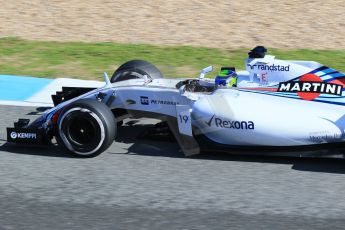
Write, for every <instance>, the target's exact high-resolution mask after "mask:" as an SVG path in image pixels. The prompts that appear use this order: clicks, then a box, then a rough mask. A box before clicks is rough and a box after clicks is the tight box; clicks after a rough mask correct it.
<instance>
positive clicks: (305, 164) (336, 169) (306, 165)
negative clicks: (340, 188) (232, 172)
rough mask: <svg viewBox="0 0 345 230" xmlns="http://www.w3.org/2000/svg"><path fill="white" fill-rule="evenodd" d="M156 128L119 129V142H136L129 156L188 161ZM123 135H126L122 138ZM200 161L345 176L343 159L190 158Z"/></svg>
mask: <svg viewBox="0 0 345 230" xmlns="http://www.w3.org/2000/svg"><path fill="white" fill-rule="evenodd" d="M153 128H154V126H153V125H135V126H122V127H119V130H118V131H119V134H120V135H118V137H117V138H116V141H118V142H123V143H132V145H131V146H130V147H129V148H128V153H131V154H136V155H144V156H159V157H173V158H184V157H185V156H184V154H183V153H182V151H181V150H180V148H179V146H178V144H177V143H176V141H175V140H174V138H171V133H169V131H167V133H165V134H164V133H162V134H161V135H160V136H157V135H151V136H150V135H149V136H147V135H145V134H147V133H149V134H150V132H151V130H150V129H153ZM121 134H123V135H121ZM189 158H192V159H198V160H219V161H242V162H259V163H271V164H272V163H273V164H284V165H285V164H288V165H291V168H292V169H294V170H299V171H311V172H324V173H337V174H345V159H339V158H316V157H305V158H300V157H285V156H260V155H250V154H247V155H238V154H236V155H234V154H231V153H221V152H211V151H208V152H203V153H201V154H199V155H196V156H192V157H189Z"/></svg>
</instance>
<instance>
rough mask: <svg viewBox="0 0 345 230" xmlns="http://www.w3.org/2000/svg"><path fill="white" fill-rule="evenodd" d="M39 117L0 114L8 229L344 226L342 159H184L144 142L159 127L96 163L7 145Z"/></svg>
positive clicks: (0, 202)
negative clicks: (19, 122) (24, 121)
mask: <svg viewBox="0 0 345 230" xmlns="http://www.w3.org/2000/svg"><path fill="white" fill-rule="evenodd" d="M35 111H36V109H35V108H28V107H9V106H0V114H1V115H2V116H1V119H0V178H1V179H0V210H1V212H0V229H343V228H344V224H345V220H344V217H345V214H344V211H345V195H344V190H345V175H344V173H345V162H344V161H343V160H335V159H299V158H281V157H257V156H255V157H253V156H231V155H229V154H213V153H207V154H203V155H200V156H197V157H193V158H185V157H183V155H182V153H181V152H180V151H179V148H178V146H177V145H176V144H175V143H173V142H153V141H148V140H142V139H141V140H136V139H135V138H136V135H137V134H138V133H140V132H142V131H143V130H144V129H145V128H147V127H149V126H148V125H144V123H145V122H146V123H150V122H151V121H150V120H148V121H144V122H138V123H136V124H135V125H133V126H125V127H123V128H121V130H120V133H119V134H120V135H121V133H122V135H121V137H120V138H118V139H117V140H118V142H115V143H114V144H113V145H112V146H111V148H110V149H109V150H108V151H106V152H105V153H103V154H101V155H100V156H98V157H96V158H93V159H78V158H71V157H69V156H68V155H66V154H64V153H62V152H61V151H60V150H59V149H58V148H28V147H20V146H14V145H8V144H5V138H6V137H5V127H6V126H8V125H11V123H12V122H13V121H15V120H16V119H17V118H19V117H23V115H25V116H26V117H30V118H34V117H35V116H37V115H28V114H35ZM125 136H126V137H125Z"/></svg>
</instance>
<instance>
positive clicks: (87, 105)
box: [56, 99, 117, 157]
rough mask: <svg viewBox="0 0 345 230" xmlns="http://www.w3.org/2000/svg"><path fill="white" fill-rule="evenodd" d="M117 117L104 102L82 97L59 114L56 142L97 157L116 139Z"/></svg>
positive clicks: (66, 147) (80, 154)
mask: <svg viewBox="0 0 345 230" xmlns="http://www.w3.org/2000/svg"><path fill="white" fill-rule="evenodd" d="M116 128H117V126H116V120H115V117H114V115H113V113H112V112H111V110H110V109H109V108H108V107H107V106H106V105H105V104H103V103H101V102H99V101H96V100H92V99H82V100H79V101H76V102H74V103H72V104H70V105H68V106H67V107H66V108H64V110H63V111H62V112H61V114H60V115H59V119H58V122H57V130H58V133H57V135H56V139H57V143H58V145H59V146H60V147H62V148H63V149H64V150H65V151H67V152H68V153H71V154H73V155H74V156H78V157H95V156H98V155H99V154H101V153H102V152H103V151H105V150H106V149H107V148H109V146H110V145H111V144H112V143H113V141H114V139H115V135H116V131H117V130H116Z"/></svg>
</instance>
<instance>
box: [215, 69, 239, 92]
mask: <svg viewBox="0 0 345 230" xmlns="http://www.w3.org/2000/svg"><path fill="white" fill-rule="evenodd" d="M215 83H216V85H217V86H225V87H236V86H237V74H236V72H235V68H222V69H221V70H220V72H219V74H218V76H217V77H216V79H215Z"/></svg>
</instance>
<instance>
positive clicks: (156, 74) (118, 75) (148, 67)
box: [110, 60, 163, 82]
mask: <svg viewBox="0 0 345 230" xmlns="http://www.w3.org/2000/svg"><path fill="white" fill-rule="evenodd" d="M144 75H146V76H147V77H148V78H150V79H157V78H163V75H162V73H161V71H159V69H158V68H157V67H156V66H154V65H153V64H151V63H150V62H147V61H143V60H132V61H128V62H126V63H124V64H122V65H121V66H120V67H119V68H118V69H117V70H115V72H114V74H113V76H112V77H111V79H110V82H119V81H125V80H130V79H137V78H144Z"/></svg>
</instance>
